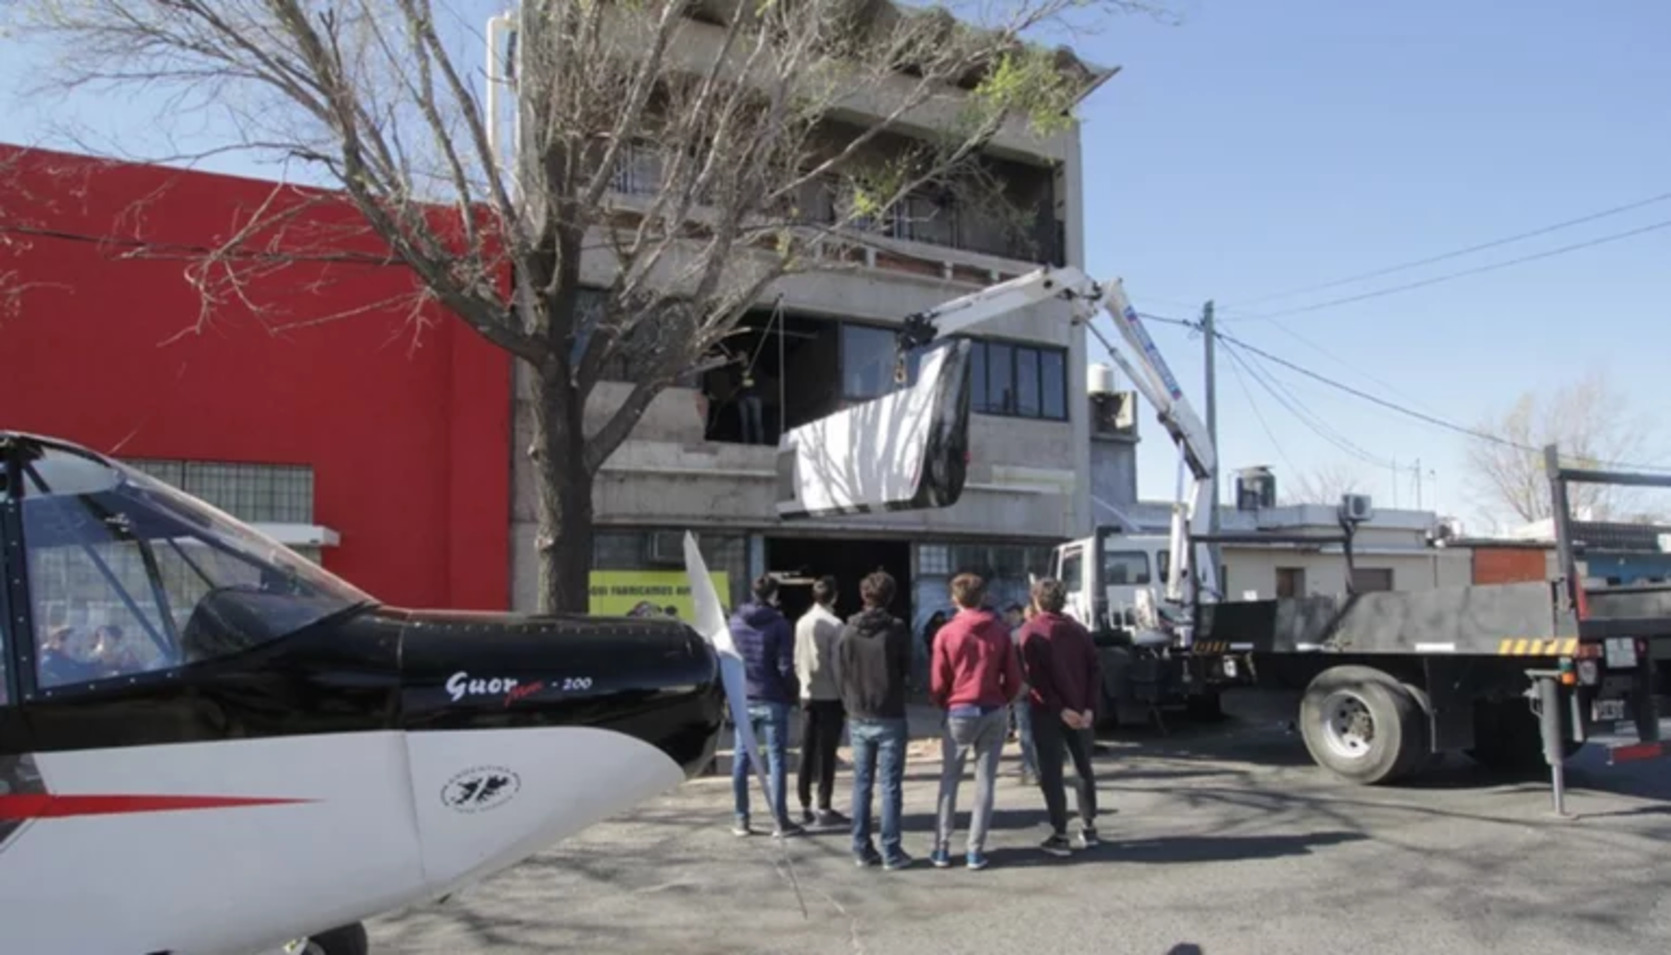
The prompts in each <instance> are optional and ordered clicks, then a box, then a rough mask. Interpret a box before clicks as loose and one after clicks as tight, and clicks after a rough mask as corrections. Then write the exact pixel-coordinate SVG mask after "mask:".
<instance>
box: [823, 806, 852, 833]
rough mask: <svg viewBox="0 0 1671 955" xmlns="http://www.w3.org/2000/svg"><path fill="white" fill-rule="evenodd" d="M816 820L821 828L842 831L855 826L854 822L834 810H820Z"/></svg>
mask: <svg viewBox="0 0 1671 955" xmlns="http://www.w3.org/2000/svg"><path fill="white" fill-rule="evenodd" d="M816 818H817V821H818V825H819V826H820V827H828V828H831V829H841V828H845V827H847V826H851V825H852V824H853V820H851V819H849V818H847V817H846V816H844V815H842V814H841V813H839V812H836V811H835V810H834V809H820V810H818V815H817V817H816Z"/></svg>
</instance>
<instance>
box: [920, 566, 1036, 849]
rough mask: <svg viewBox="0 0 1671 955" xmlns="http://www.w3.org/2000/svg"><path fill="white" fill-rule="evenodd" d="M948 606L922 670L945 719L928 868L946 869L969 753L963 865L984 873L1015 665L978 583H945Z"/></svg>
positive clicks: (964, 578)
mask: <svg viewBox="0 0 1671 955" xmlns="http://www.w3.org/2000/svg"><path fill="white" fill-rule="evenodd" d="M951 591H952V603H954V604H956V605H957V615H956V616H955V617H952V618H951V619H950V620H948V621H946V625H945V626H943V627H941V628H940V632H939V633H937V634H935V636H934V654H933V659H932V661H931V663H930V669H929V692H930V694H931V695H932V696H933V697H934V702H935V704H936V705H938V706H939V707H940V708H941V709H944V710H945V711H946V728H945V733H944V736H943V737H942V740H941V745H940V750H941V763H940V814H939V824H938V826H937V828H936V830H935V836H934V852H933V854H932V855H930V856H929V861H930V862H932V863H934V865H935V867H936V868H941V869H943V868H945V867H947V866H949V865H951V864H952V863H951V848H950V846H951V841H952V828H953V826H952V823H953V820H954V818H955V817H956V815H957V787H958V784H959V783H961V782H962V781H963V763H964V760H965V759H966V758H968V755H969V751H970V750H971V749H972V750H974V752H975V809H974V812H972V813H970V818H969V845H968V853H967V855H966V857H965V861H966V863H967V864H968V866H969V868H971V869H984V868H986V856H985V854H984V850H985V848H986V830H987V827H988V826H989V825H990V824H991V821H992V790H993V788H994V786H995V785H996V784H997V781H998V757H999V755H1000V754H1001V753H1002V752H1003V750H1004V736H1005V731H1006V730H1007V729H1008V720H1007V719H1006V714H1007V712H1008V709H1007V708H1008V707H1009V704H1010V702H1011V701H1013V700H1014V699H1015V698H1016V697H1017V696H1020V695H1021V687H1022V684H1021V663H1020V660H1019V659H1018V658H1017V656H1016V651H1015V644H1014V643H1013V642H1012V641H1011V640H1010V631H1009V627H1007V626H1005V625H1004V621H1003V620H1002V619H1000V618H999V617H998V615H997V614H995V613H993V612H992V611H991V610H989V609H987V608H986V607H985V606H983V603H984V601H985V598H986V582H985V581H984V580H982V579H981V578H980V577H978V576H976V575H975V574H958V575H957V576H956V577H953V578H952V585H951Z"/></svg>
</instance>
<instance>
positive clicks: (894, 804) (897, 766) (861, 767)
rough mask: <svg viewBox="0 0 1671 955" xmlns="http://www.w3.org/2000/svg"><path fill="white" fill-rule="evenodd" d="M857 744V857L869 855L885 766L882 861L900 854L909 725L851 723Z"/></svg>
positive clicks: (849, 730) (849, 732)
mask: <svg viewBox="0 0 1671 955" xmlns="http://www.w3.org/2000/svg"><path fill="white" fill-rule="evenodd" d="M847 735H848V737H849V738H850V739H851V740H852V741H853V854H854V855H856V856H865V855H869V854H870V853H871V852H872V851H874V848H875V847H874V846H873V845H872V844H871V841H870V794H871V791H872V790H873V789H874V788H875V786H876V768H877V765H876V764H877V763H878V762H880V763H881V764H882V766H881V768H882V857H883V858H884V859H894V858H898V856H899V854H900V837H899V819H900V816H901V815H902V811H903V808H904V802H905V721H904V720H902V719H895V720H860V719H855V720H852V721H851V722H849V723H848V728H847Z"/></svg>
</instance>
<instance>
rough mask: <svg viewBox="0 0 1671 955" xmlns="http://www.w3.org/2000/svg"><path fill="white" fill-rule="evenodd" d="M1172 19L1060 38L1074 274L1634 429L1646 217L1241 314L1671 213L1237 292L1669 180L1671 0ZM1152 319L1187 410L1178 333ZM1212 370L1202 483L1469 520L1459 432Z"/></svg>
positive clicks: (1154, 487) (92, 114) (1288, 376)
mask: <svg viewBox="0 0 1671 955" xmlns="http://www.w3.org/2000/svg"><path fill="white" fill-rule="evenodd" d="M1173 9H1175V10H1176V11H1178V12H1179V13H1180V14H1181V15H1182V22H1181V23H1179V24H1177V25H1163V24H1158V23H1154V22H1152V21H1150V20H1148V19H1146V18H1143V17H1123V18H1119V19H1117V20H1114V21H1113V22H1111V23H1109V24H1108V25H1107V26H1106V28H1105V29H1103V30H1102V31H1101V32H1100V33H1099V34H1097V35H1094V36H1084V37H1080V38H1078V39H1077V40H1076V41H1075V45H1076V46H1077V47H1078V48H1079V50H1080V52H1081V54H1082V55H1083V56H1085V57H1086V58H1087V59H1090V60H1093V61H1096V62H1098V63H1102V64H1118V65H1120V66H1121V67H1122V72H1121V73H1120V75H1119V76H1117V77H1115V78H1114V79H1113V80H1112V81H1110V82H1109V83H1108V84H1107V85H1105V86H1104V87H1103V88H1102V89H1101V90H1100V91H1099V92H1097V93H1096V94H1095V96H1094V97H1093V98H1092V99H1091V100H1090V101H1089V102H1088V103H1087V105H1086V109H1085V111H1084V119H1085V132H1084V148H1085V162H1086V166H1087V174H1086V192H1085V208H1086V215H1087V219H1088V224H1087V246H1088V255H1089V263H1088V264H1089V266H1090V268H1091V270H1092V271H1093V273H1095V274H1098V275H1118V276H1121V277H1123V278H1124V279H1125V281H1126V287H1127V290H1128V292H1129V293H1130V294H1131V296H1132V298H1133V301H1134V303H1135V304H1136V305H1137V307H1138V308H1139V309H1140V310H1143V311H1146V312H1152V313H1157V314H1161V315H1172V316H1187V317H1194V316H1195V314H1196V313H1197V312H1198V310H1199V306H1200V303H1201V302H1202V301H1204V300H1206V299H1208V298H1212V299H1215V300H1216V301H1217V303H1218V305H1219V315H1220V319H1221V323H1222V325H1221V327H1222V329H1223V330H1224V331H1225V332H1226V333H1228V334H1232V335H1235V336H1238V337H1243V338H1245V339H1246V340H1247V341H1248V342H1249V343H1251V344H1255V345H1257V346H1260V347H1262V348H1265V349H1267V350H1269V351H1271V352H1272V353H1275V354H1278V355H1281V356H1283V357H1286V358H1289V359H1291V360H1293V361H1295V362H1297V363H1300V364H1303V365H1305V366H1307V367H1310V368H1312V369H1314V370H1316V371H1318V372H1320V373H1323V374H1326V375H1329V376H1331V377H1337V378H1339V379H1341V380H1343V381H1346V382H1349V383H1352V384H1355V385H1358V386H1360V387H1363V388H1365V389H1367V390H1371V391H1374V392H1376V393H1379V394H1383V395H1385V396H1386V397H1388V398H1389V399H1391V400H1394V401H1397V402H1400V403H1403V404H1410V405H1415V406H1417V407H1419V408H1421V409H1423V410H1426V411H1428V412H1430V413H1433V414H1436V415H1438V416H1441V417H1444V418H1449V419H1453V420H1457V421H1460V422H1462V423H1470V424H1471V423H1473V422H1475V421H1477V420H1479V419H1480V418H1481V417H1482V416H1484V415H1487V414H1489V413H1491V412H1493V411H1495V410H1499V409H1501V408H1504V407H1506V406H1508V405H1509V404H1510V403H1512V402H1513V400H1514V399H1515V398H1516V397H1517V396H1518V395H1520V394H1521V393H1522V392H1525V391H1528V390H1551V389H1554V388H1556V387H1559V386H1561V385H1562V384H1565V383H1567V382H1569V381H1571V380H1573V379H1576V378H1578V377H1579V376H1580V375H1582V374H1583V373H1584V372H1586V371H1588V370H1591V369H1595V368H1603V369H1605V370H1607V371H1608V372H1609V373H1610V374H1611V375H1613V376H1614V380H1615V381H1616V382H1617V384H1618V386H1619V387H1620V390H1621V391H1623V392H1624V393H1626V394H1627V395H1628V396H1629V398H1630V399H1631V401H1632V403H1633V405H1634V407H1635V408H1636V409H1637V410H1638V411H1648V412H1651V413H1655V414H1656V415H1657V403H1658V402H1659V401H1661V400H1662V399H1661V398H1660V394H1659V389H1658V387H1657V386H1658V385H1659V382H1660V380H1662V378H1663V377H1664V372H1663V371H1662V367H1663V366H1664V365H1665V363H1666V361H1667V358H1668V357H1671V308H1668V307H1667V305H1666V302H1667V300H1668V298H1671V229H1666V230H1663V231H1659V232H1652V233H1648V234H1645V235H1642V236H1639V237H1635V238H1631V239H1625V240H1622V241H1619V242H1614V243H1609V244H1605V245H1600V246H1597V247H1595V248H1591V249H1585V250H1582V251H1576V252H1572V253H1570V254H1565V255H1560V256H1556V257H1553V258H1549V259H1546V260H1543V261H1540V262H1535V263H1531V264H1527V265H1522V266H1516V267H1512V268H1507V269H1502V270H1499V271H1495V272H1491V273H1488V274H1483V275H1478V276H1474V277H1469V278H1463V279H1459V280H1456V281H1450V282H1444V283H1440V284H1436V285H1433V286H1431V287H1428V288H1422V289H1417V290H1414V291H1409V292H1404V293H1400V294H1395V295H1387V296H1384V297H1380V298H1374V299H1369V300H1365V301H1362V302H1356V303H1351V304H1344V305H1339V306H1335V307H1329V308H1324V309H1319V310H1315V311H1309V312H1305V313H1303V314H1296V315H1292V316H1289V317H1283V318H1280V319H1279V320H1278V322H1272V321H1262V320H1259V319H1257V318H1256V317H1254V316H1257V315H1262V314H1267V313H1270V312H1275V311H1281V310H1284V309H1288V308H1295V307H1301V306H1305V305H1308V304H1314V303H1319V302H1324V301H1327V300H1329V299H1334V298H1341V297H1345V296H1349V295H1353V294H1358V293H1362V292H1367V291H1372V290H1374V289H1377V288H1383V287H1387V286H1392V285H1397V284H1402V283H1406V282H1410V281H1415V280H1420V279H1423V278H1426V277H1429V276H1434V275H1438V274H1442V273H1445V272H1451V271H1457V270H1461V269H1466V268H1470V267H1474V266H1479V265H1486V264H1490V263H1492V262H1499V261H1504V260H1507V259H1511V258H1515V257H1518V256H1521V255H1525V254H1530V253H1534V252H1537V251H1540V250H1544V249H1552V248H1555V247H1558V246H1562V245H1567V244H1571V243H1576V242H1580V241H1584V240H1586V239H1591V238H1597V237H1601V236H1604V235H1607V234H1610V233H1614V232H1620V231H1624V230H1627V229H1630V228H1634V227H1640V226H1644V225H1650V224H1653V223H1656V222H1661V221H1666V220H1671V201H1666V202H1660V203H1656V204H1653V205H1650V206H1647V207H1645V208H1642V209H1639V210H1636V211H1635V212H1632V213H1627V214H1622V215H1618V216H1612V217H1608V218H1605V219H1601V220H1598V221H1596V222H1592V223H1588V224H1586V225H1584V226H1579V227H1576V228H1572V229H1565V230H1562V231H1559V232H1556V233H1552V234H1550V235H1546V236H1542V237H1539V238H1537V239H1533V240H1529V241H1526V242H1522V243H1515V244H1513V245H1509V246H1504V247H1501V248H1497V249H1492V250H1489V251H1486V252H1482V253H1478V254H1475V255H1469V256H1464V257H1460V258H1456V259H1451V260H1448V261H1446V262H1443V263H1439V264H1436V265H1433V266H1430V267H1427V268H1423V269H1416V270H1410V271H1406V272H1399V273H1396V274H1393V275H1389V276H1384V277H1381V278H1378V279H1372V280H1368V281H1365V282H1360V283H1354V284H1350V285H1344V286H1339V287H1335V288H1330V289H1326V290H1323V291H1320V292H1316V293H1312V294H1309V295H1297V296H1291V297H1284V298H1276V299H1271V300H1269V301H1261V302H1258V303H1257V304H1248V303H1249V302H1250V301H1251V300H1254V299H1261V298H1263V297H1265V296H1268V295H1271V294H1272V293H1277V292H1283V291H1285V290H1290V289H1294V288H1299V287H1304V286H1309V285H1314V284H1318V283H1323V282H1328V281H1331V280H1334V279H1338V278H1343V277H1346V276H1350V275H1355V274H1359V273H1362V272H1367V271H1372V270H1375V269H1379V268H1383V267H1387V266H1392V265H1396V264H1399V263H1402V262H1406V261H1410V260H1414V259H1421V258H1424V257H1427V256H1430V255H1436V254H1439V253H1442V252H1446V251H1449V250H1452V249H1457V248H1462V247H1466V246H1469V245H1473V244H1476V243H1481V242H1487V241H1491V240H1493V239H1497V238H1500V237H1505V236H1508V235H1512V234H1514V233H1518V232H1523V231H1529V230H1532V229H1536V228H1539V227H1542V226H1545V225H1549V224H1553V223H1555V222H1558V221H1561V220H1565V219H1570V218H1576V217H1579V216H1583V215H1587V214H1589V213H1592V212H1597V211H1600V210H1603V209H1607V208H1610V207H1614V206H1618V205H1623V204H1626V203H1629V202H1633V201H1636V200H1640V199H1644V198H1647V197H1650V196H1655V195H1658V194H1661V193H1667V192H1671V162H1668V157H1671V57H1668V56H1666V55H1665V52H1664V43H1665V41H1666V40H1667V39H1668V38H1671V4H1666V3H1663V2H1655V0H1616V2H1611V3H1606V4H1573V3H1570V2H1557V0H1520V2H1516V3H1513V4H1506V3H1497V4H1486V3H1477V2H1476V3H1456V2H1454V0H1453V2H1440V0H1405V2H1401V3H1397V4H1366V3H1347V2H1340V0H1266V2H1252V0H1185V2H1178V3H1175V4H1174V5H1173ZM484 13H485V7H484ZM0 43H3V44H6V45H7V46H8V47H10V49H7V50H6V55H4V56H0V116H5V120H4V121H3V122H0V139H6V140H10V141H25V142H30V141H36V140H37V139H39V138H40V137H42V136H43V135H44V132H43V130H44V126H43V119H44V115H43V112H42V110H41V109H40V105H41V104H40V103H39V102H38V101H37V102H36V103H34V104H32V105H30V106H28V107H14V105H13V104H12V103H11V102H10V101H9V100H10V97H11V96H12V94H13V92H14V91H15V89H16V88H17V86H18V83H19V81H20V79H22V78H23V77H24V76H26V75H28V74H29V73H30V72H31V71H32V69H33V64H32V60H33V57H32V56H31V55H30V54H31V53H33V52H35V51H29V50H19V49H18V48H17V47H18V41H16V40H15V39H13V40H0ZM149 105H150V108H146V104H145V103H144V101H141V102H137V103H127V102H123V101H120V100H109V99H107V100H104V101H99V102H87V101H82V102H79V103H75V102H72V103H71V104H70V105H68V106H67V107H65V108H63V109H62V110H61V114H63V115H69V116H72V117H75V118H78V119H81V120H84V121H85V122H86V123H87V124H88V125H89V126H90V128H91V129H92V130H94V131H97V132H100V133H104V134H106V135H107V136H111V137H113V138H115V139H117V140H120V139H121V138H122V137H127V136H132V135H135V134H136V133H138V132H141V131H144V130H147V129H149V128H150V124H151V119H150V117H151V116H152V115H154V112H155V109H154V105H155V101H154V100H153V101H151V102H150V104H149ZM190 122H191V121H189V120H188V123H187V126H186V128H185V132H186V133H188V134H189V133H190V132H191V130H190ZM210 165H211V166H213V167H217V168H228V169H231V170H235V171H246V172H247V171H254V172H258V173H259V172H263V170H251V169H250V168H249V167H248V166H247V165H243V164H241V163H238V162H237V161H233V160H228V161H224V162H219V163H212V164H210ZM266 172H269V173H270V171H266ZM1153 328H1154V333H1155V337H1156V339H1157V341H1158V342H1159V344H1160V346H1161V348H1162V349H1163V350H1164V351H1165V352H1166V354H1167V355H1168V356H1169V357H1170V358H1171V359H1172V362H1173V368H1174V371H1175V372H1176V373H1177V374H1178V376H1179V377H1180V379H1181V380H1183V381H1184V382H1185V385H1186V387H1187V388H1188V389H1190V391H1191V395H1192V397H1193V398H1195V399H1196V400H1197V401H1199V400H1200V399H1201V394H1202V392H1201V383H1202V380H1203V373H1202V364H1201V360H1200V353H1201V343H1200V339H1199V338H1198V337H1196V338H1191V337H1190V336H1189V335H1188V333H1187V332H1185V331H1184V330H1183V329H1180V328H1175V327H1170V326H1163V325H1155V326H1153ZM1234 367H1235V366H1234V362H1233V361H1232V360H1231V359H1230V358H1229V357H1228V356H1227V355H1225V354H1224V353H1223V352H1222V351H1221V356H1220V361H1219V377H1220V387H1219V394H1220V415H1219V430H1220V435H1221V439H1220V440H1221V457H1222V461H1223V463H1224V466H1225V468H1226V469H1227V470H1230V469H1234V468H1236V467H1241V466H1245V465H1249V464H1269V465H1272V466H1274V467H1276V468H1277V469H1278V473H1279V481H1281V480H1282V479H1283V476H1285V475H1291V474H1292V473H1293V472H1294V471H1295V470H1296V469H1299V470H1302V471H1310V470H1314V469H1320V468H1328V467H1332V466H1341V465H1344V466H1349V467H1351V468H1353V469H1355V470H1356V471H1357V472H1358V473H1359V474H1360V475H1361V476H1362V477H1363V479H1364V480H1365V482H1366V488H1367V490H1369V491H1370V492H1371V493H1373V494H1374V495H1375V497H1376V500H1377V502H1378V503H1382V504H1384V505H1390V504H1392V503H1393V500H1394V488H1393V480H1392V473H1391V468H1390V465H1391V462H1392V461H1394V460H1396V461H1397V462H1398V464H1399V465H1400V466H1403V467H1405V468H1406V471H1405V473H1404V474H1403V476H1402V478H1401V479H1400V480H1399V483H1398V488H1397V501H1398V503H1400V504H1402V505H1405V506H1408V505H1411V504H1413V503H1414V490H1415V489H1414V479H1413V477H1412V476H1411V475H1410V473H1409V471H1408V468H1409V466H1410V465H1412V464H1413V463H1414V462H1415V461H1416V460H1417V459H1419V460H1420V461H1421V464H1422V468H1423V470H1424V471H1430V472H1432V473H1431V474H1429V475H1427V476H1426V477H1425V479H1424V503H1425V504H1427V505H1428V506H1429V507H1432V506H1434V504H1435V502H1437V504H1438V506H1439V507H1440V508H1441V509H1443V510H1445V511H1448V512H1455V513H1461V514H1463V515H1471V514H1472V512H1473V510H1474V508H1473V504H1472V501H1471V500H1470V498H1469V496H1468V495H1467V493H1466V484H1465V481H1466V478H1467V475H1466V473H1465V461H1464V458H1463V454H1462V451H1463V439H1462V438H1460V437H1458V436H1456V435H1453V434H1450V433H1448V432H1445V431H1443V430H1439V429H1435V428H1433V427H1432V426H1429V425H1425V424H1419V423H1416V422H1413V421H1410V420H1408V419H1405V418H1402V417H1399V416H1397V415H1395V414H1392V413H1390V412H1386V411H1382V410H1379V409H1376V408H1374V407H1373V406H1371V405H1368V404H1366V403H1364V402H1362V401H1359V400H1358V399H1355V398H1351V397H1348V396H1345V395H1342V394H1340V393H1338V392H1334V391H1331V390H1330V389H1328V388H1326V387H1324V386H1321V385H1317V384H1314V383H1311V382H1308V381H1306V380H1304V379H1302V378H1300V377H1298V376H1297V375H1295V374H1293V373H1291V372H1288V371H1284V370H1281V369H1270V371H1271V373H1272V374H1273V375H1274V376H1275V377H1276V379H1277V380H1279V381H1280V382H1281V383H1282V384H1283V385H1284V386H1286V387H1287V388H1290V389H1292V392H1293V394H1294V395H1295V396H1296V398H1297V399H1298V401H1300V402H1302V403H1303V404H1304V405H1305V406H1307V407H1308V408H1310V409H1311V411H1312V412H1313V413H1314V414H1316V415H1317V416H1318V417H1319V418H1321V419H1322V421H1323V422H1325V423H1326V424H1327V426H1329V427H1330V428H1333V429H1334V430H1336V431H1338V432H1341V433H1344V434H1345V435H1347V436H1348V437H1350V438H1351V440H1352V441H1353V442H1354V443H1355V444H1356V445H1358V446H1359V447H1360V448H1361V449H1362V450H1363V451H1364V452H1366V453H1367V455H1368V456H1369V457H1370V458H1373V459H1374V460H1375V461H1377V462H1383V463H1366V462H1364V461H1361V460H1358V459H1357V458H1355V457H1353V456H1352V455H1351V454H1349V453H1348V452H1345V451H1342V450H1340V449H1338V448H1336V447H1334V446H1333V445H1331V444H1330V443H1328V442H1327V441H1325V440H1324V439H1322V438H1320V437H1319V436H1318V435H1317V434H1316V433H1315V432H1314V431H1313V430H1311V428H1309V427H1308V426H1307V425H1306V424H1304V423H1302V422H1301V421H1300V420H1299V419H1298V418H1296V416H1295V415H1294V414H1292V413H1291V412H1289V411H1288V410H1286V409H1284V408H1283V407H1282V406H1281V405H1279V404H1278V403H1277V402H1276V400H1275V399H1273V398H1272V397H1271V396H1270V395H1269V394H1268V393H1266V392H1265V391H1264V389H1263V388H1262V387H1261V386H1260V385H1258V384H1256V383H1255V382H1253V381H1248V382H1247V389H1248V391H1247V392H1244V390H1243V386H1242V383H1241V382H1240V380H1239V379H1238V378H1237V376H1236V374H1235V373H1234V372H1233V371H1232V369H1233V368H1234ZM1377 379H1379V381H1380V382H1382V383H1384V384H1382V383H1377ZM1389 386H1390V387H1389ZM1249 393H1251V394H1252V401H1251V402H1250V401H1249V399H1248V397H1247V395H1248V394H1249ZM1256 411H1257V413H1258V414H1256ZM1259 414H1262V415H1263V417H1264V421H1265V425H1262V424H1261V422H1260V420H1259V417H1258V415H1259ZM1267 425H1268V427H1269V431H1270V433H1269V434H1267V432H1266V426H1267ZM1143 427H1144V430H1145V433H1146V434H1147V435H1148V440H1147V441H1146V443H1145V445H1144V447H1143V450H1142V453H1141V455H1140V458H1141V467H1140V470H1141V488H1140V490H1141V492H1142V494H1143V496H1145V497H1146V498H1151V499H1166V498H1170V497H1171V494H1172V490H1173V481H1174V475H1175V469H1176V456H1175V454H1174V453H1173V452H1172V449H1171V446H1170V444H1169V443H1168V442H1166V441H1165V439H1164V437H1163V436H1162V435H1161V432H1160V431H1159V429H1158V426H1157V425H1155V424H1154V423H1153V419H1152V417H1151V416H1149V415H1148V414H1147V413H1146V414H1145V417H1144V422H1143ZM1656 447H1657V448H1658V449H1659V450H1660V451H1661V453H1660V454H1659V455H1651V456H1650V457H1651V460H1652V462H1653V463H1671V449H1668V448H1667V442H1664V441H1659V442H1657V445H1656ZM1225 485H1226V493H1228V487H1229V481H1228V479H1227V480H1226V482H1225Z"/></svg>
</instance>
